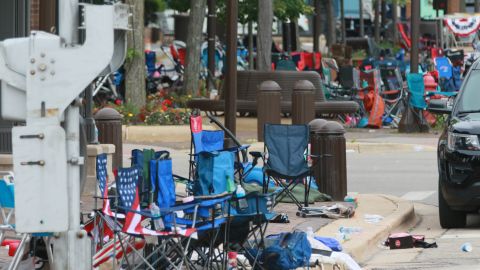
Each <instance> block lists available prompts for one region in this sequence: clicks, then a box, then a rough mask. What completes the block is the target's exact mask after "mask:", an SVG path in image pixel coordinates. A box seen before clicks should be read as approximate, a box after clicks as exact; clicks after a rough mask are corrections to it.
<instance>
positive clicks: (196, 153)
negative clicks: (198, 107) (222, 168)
mask: <svg viewBox="0 0 480 270" xmlns="http://www.w3.org/2000/svg"><path fill="white" fill-rule="evenodd" d="M209 118H210V119H211V121H212V122H214V123H215V124H217V125H218V126H219V127H220V128H221V129H219V130H204V129H203V125H202V117H201V116H200V115H199V113H198V112H196V113H194V114H192V116H191V117H190V130H191V135H192V140H191V144H190V168H189V180H190V181H193V182H195V180H196V179H197V178H198V177H199V175H198V172H199V171H198V170H197V163H198V160H199V159H200V158H203V157H205V156H208V155H212V154H213V155H220V156H224V155H232V154H233V156H234V164H233V166H234V174H233V175H230V176H229V177H231V180H234V181H235V180H237V181H241V179H242V175H243V174H244V167H245V166H246V162H247V154H246V150H247V149H248V147H249V145H240V143H239V142H238V140H236V138H234V136H233V135H232V134H231V133H230V131H228V130H227V129H226V128H224V127H223V125H221V124H220V123H219V122H218V121H216V119H214V118H213V117H212V116H210V115H209ZM225 134H227V136H228V137H229V138H231V139H232V141H233V143H234V145H233V146H232V147H228V148H227V147H225V145H224V139H225ZM227 152H228V153H227ZM229 153H230V154H229ZM193 182H190V185H188V186H187V191H188V192H189V193H192V191H193V189H195V188H196V187H192V186H191V185H192V184H193ZM197 183H201V182H197ZM202 194H212V192H205V191H203V192H202Z"/></svg>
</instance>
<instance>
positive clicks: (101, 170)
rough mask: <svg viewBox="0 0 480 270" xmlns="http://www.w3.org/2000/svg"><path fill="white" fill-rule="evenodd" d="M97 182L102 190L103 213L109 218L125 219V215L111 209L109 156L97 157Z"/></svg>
mask: <svg viewBox="0 0 480 270" xmlns="http://www.w3.org/2000/svg"><path fill="white" fill-rule="evenodd" d="M96 168H97V182H98V187H99V188H100V193H101V197H102V201H103V207H102V213H104V214H105V215H107V216H111V217H115V215H116V216H117V218H121V219H123V218H125V215H123V214H120V213H114V212H113V211H112V209H111V207H110V200H109V199H108V172H107V155H106V154H100V155H98V156H97V166H96Z"/></svg>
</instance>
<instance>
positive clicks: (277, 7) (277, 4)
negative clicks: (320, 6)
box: [273, 0, 314, 21]
mask: <svg viewBox="0 0 480 270" xmlns="http://www.w3.org/2000/svg"><path fill="white" fill-rule="evenodd" d="M273 4H274V14H275V17H277V18H278V19H279V20H281V21H287V20H296V19H298V18H299V17H300V15H302V14H305V15H307V14H312V13H313V10H314V9H313V7H312V6H310V5H307V4H306V3H305V1H304V0H274V2H273Z"/></svg>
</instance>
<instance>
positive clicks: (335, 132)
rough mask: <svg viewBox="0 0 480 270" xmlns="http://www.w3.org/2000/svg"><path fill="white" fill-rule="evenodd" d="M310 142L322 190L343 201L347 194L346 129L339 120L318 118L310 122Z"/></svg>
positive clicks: (318, 182) (317, 178)
mask: <svg viewBox="0 0 480 270" xmlns="http://www.w3.org/2000/svg"><path fill="white" fill-rule="evenodd" d="M309 125H310V133H311V134H310V144H311V146H310V147H311V153H312V155H318V156H319V157H317V158H315V160H314V163H313V164H314V166H315V167H314V177H315V180H316V182H317V185H318V188H319V191H320V192H323V193H325V194H328V195H330V196H332V198H333V199H334V200H337V201H343V199H344V198H345V196H346V195H347V160H346V141H345V136H344V134H345V129H344V128H343V126H342V125H341V124H339V123H337V122H332V121H325V120H321V119H316V120H314V121H312V122H310V124H309Z"/></svg>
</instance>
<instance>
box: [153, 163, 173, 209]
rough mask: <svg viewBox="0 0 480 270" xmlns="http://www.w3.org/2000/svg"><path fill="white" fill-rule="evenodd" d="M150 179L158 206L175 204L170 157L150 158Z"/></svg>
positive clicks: (165, 206)
mask: <svg viewBox="0 0 480 270" xmlns="http://www.w3.org/2000/svg"><path fill="white" fill-rule="evenodd" d="M150 181H151V183H152V187H153V194H155V197H156V198H155V202H156V203H157V205H158V207H160V208H169V207H171V206H173V205H175V182H174V180H173V172H172V160H171V159H170V157H168V156H167V157H166V158H163V159H152V160H150Z"/></svg>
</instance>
